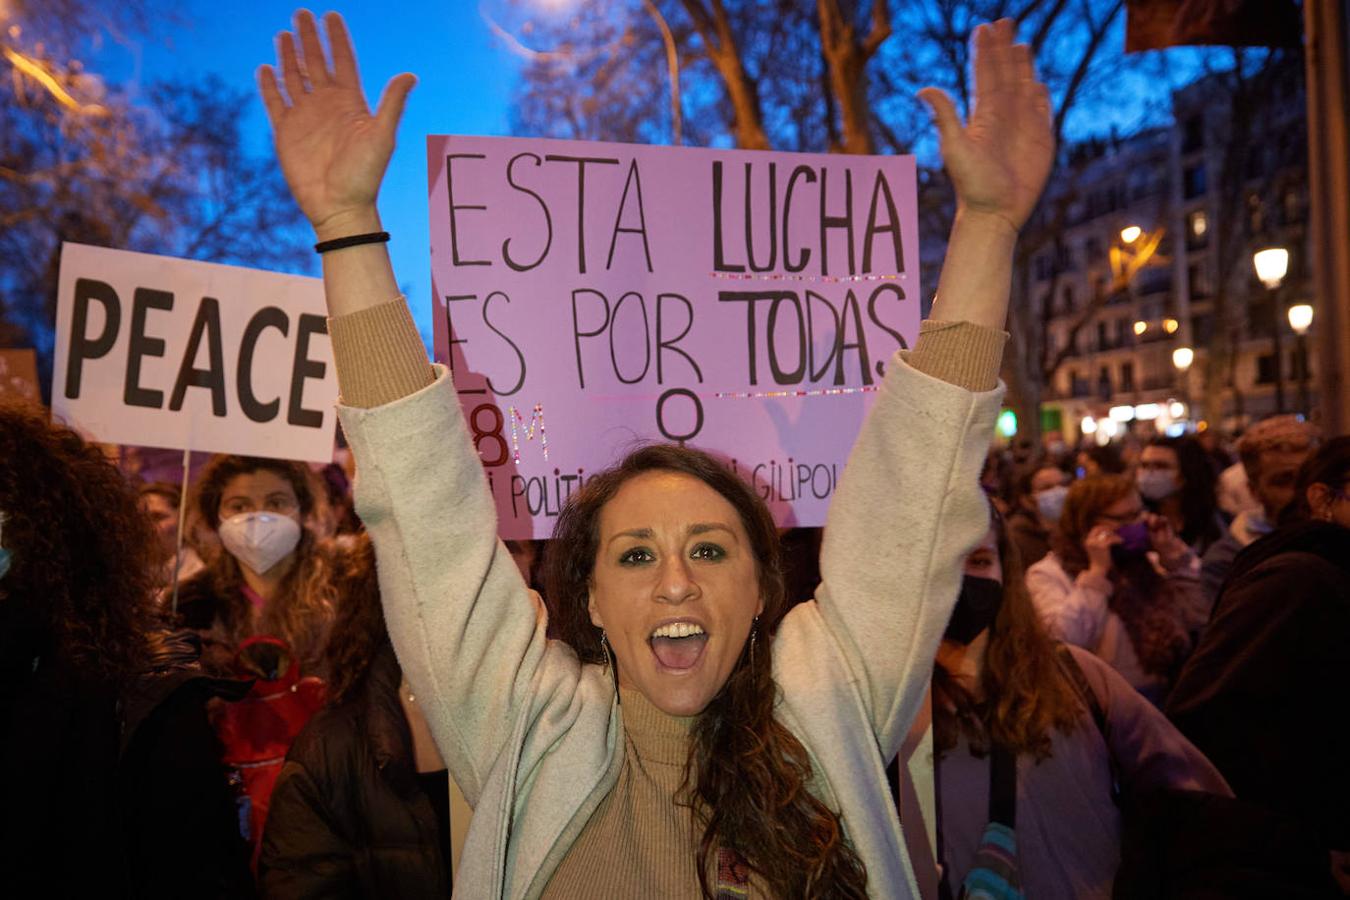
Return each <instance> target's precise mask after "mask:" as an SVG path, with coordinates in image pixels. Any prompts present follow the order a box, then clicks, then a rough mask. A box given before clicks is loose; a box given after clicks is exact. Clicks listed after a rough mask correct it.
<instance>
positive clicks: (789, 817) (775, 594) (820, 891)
mask: <svg viewBox="0 0 1350 900" xmlns="http://www.w3.org/2000/svg"><path fill="white" fill-rule="evenodd" d="M652 471H672V472H679V473H683V474H686V475H690V476H693V477H694V478H697V479H699V480H700V481H702V482H703V483H704V484H706V485H708V487H710V488H712V489H713V490H715V491H716V492H717V493H718V494H720V495H721V496H722V497H724V498H725V499H726V500H727V502H729V503H730V504H731V505H732V507H734V508H735V510H736V512H737V514H738V515H739V516H740V519H741V524H742V525H743V526H744V528H745V531H746V534H747V535H748V536H749V539H750V545H751V548H752V550H753V551H754V556H755V559H756V563H757V573H758V576H759V587H760V596H761V597H762V598H763V600H764V611H763V613H761V614H760V618H759V622H760V624H759V629H760V634H762V635H763V640H762V643H763V645H764V646H762V647H761V648H760V650H759V652H755V653H752V652H749V646H750V644H749V642H747V645H746V648H744V649H742V651H741V656H740V659H739V660H738V661H737V664H736V668H735V669H734V670H733V671H732V673H731V676H730V677H729V678H728V679H727V683H726V684H725V685H723V687H722V689H721V691H720V692H719V693H718V694H717V696H716V697H714V698H713V700H712V702H711V703H710V704H709V705H708V706H707V708H706V709H704V710H703V712H702V713H700V714H699V716H698V721H697V723H696V725H695V726H694V730H693V740H692V743H691V746H690V749H689V758H688V760H687V761H686V763H685V780H684V788H683V796H685V797H687V798H688V801H687V802H688V803H689V805H691V806H692V807H694V809H695V810H696V812H697V814H698V816H699V817H700V819H701V820H702V822H703V835H702V838H701V839H700V842H699V849H698V852H697V856H696V862H697V864H698V872H699V885H700V887H701V889H702V891H703V895H704V896H705V897H708V898H711V897H712V896H713V893H712V891H711V890H710V888H709V885H708V872H709V870H710V869H711V867H712V866H711V862H712V859H713V857H714V854H715V853H716V852H717V851H718V850H719V849H722V848H726V849H729V850H735V851H736V852H738V853H739V854H740V855H741V856H742V857H744V858H745V860H746V861H747V862H748V863H749V865H750V867H751V868H752V869H754V871H755V872H756V873H758V874H759V875H760V876H761V877H762V878H763V879H764V880H765V881H766V882H767V883H768V885H769V887H770V889H771V891H772V893H773V894H775V895H776V896H782V897H812V898H815V897H850V898H851V897H865V896H866V887H867V873H866V870H865V868H864V867H863V864H862V861H861V860H860V859H859V858H858V856H857V854H856V853H855V852H854V851H853V848H852V847H851V846H850V845H849V843H848V842H847V841H846V840H845V839H844V834H843V828H842V826H841V824H840V821H839V816H838V814H837V813H835V812H834V811H833V810H831V809H830V808H829V807H827V806H826V805H825V804H824V803H822V802H820V800H818V799H817V798H816V797H815V796H814V795H813V794H811V792H810V791H809V790H807V785H808V784H809V783H810V780H811V763H810V760H809V758H808V756H807V752H806V748H805V747H803V746H802V744H801V742H800V741H798V740H797V738H796V737H795V736H794V735H793V734H792V732H791V731H789V730H788V729H787V728H786V727H784V726H783V724H782V723H780V722H779V721H778V720H777V719H775V718H774V714H773V709H774V703H775V701H776V699H777V690H778V689H777V685H776V684H775V682H774V678H773V668H772V660H771V653H770V652H769V647H768V644H769V643H770V641H771V640H772V636H773V634H774V632H775V631H776V630H777V627H778V624H779V623H780V622H781V621H782V618H783V616H784V615H785V614H786V612H787V609H788V603H787V599H786V593H785V591H784V587H783V568H782V554H781V550H780V547H779V543H778V532H777V530H776V529H775V527H774V522H773V517H772V516H771V515H770V513H769V509H768V507H767V506H765V504H764V502H763V501H762V500H761V499H760V498H759V496H758V495H757V494H756V493H755V492H754V491H753V490H752V489H751V488H750V486H749V485H747V484H746V483H745V482H744V481H742V480H741V479H740V478H739V477H737V476H736V475H735V474H734V473H733V472H732V471H731V470H730V469H729V468H728V467H726V466H724V465H723V464H722V463H720V462H719V461H718V460H717V459H715V458H714V457H712V456H711V455H709V454H707V453H704V452H702V451H699V450H692V449H689V448H685V447H677V446H674V445H670V444H653V445H650V446H646V447H642V448H640V449H638V450H636V451H634V452H632V453H630V454H629V455H628V456H627V457H626V458H624V460H623V461H622V462H620V463H619V464H618V465H616V466H614V467H612V468H610V469H608V470H606V471H604V472H601V473H599V474H597V475H595V476H593V477H592V478H590V479H588V480H587V482H586V485H585V487H584V488H582V489H581V491H579V492H578V493H576V494H574V495H573V496H572V498H571V500H570V501H569V502H568V504H567V505H566V506H565V507H564V508H563V511H562V513H561V515H559V517H558V522H557V525H556V526H555V527H554V530H553V540H552V541H551V542H550V543H549V547H548V551H547V554H546V557H545V584H546V586H547V590H546V592H545V595H546V597H547V601H546V602H547V604H548V610H549V618H550V624H551V627H552V629H553V633H555V634H556V635H557V636H558V637H560V638H561V639H562V640H563V641H565V642H566V643H567V644H568V645H569V646H570V647H571V648H572V649H573V650H575V651H576V653H577V655H578V656H579V657H580V658H581V659H582V660H584V661H586V662H590V663H595V664H597V665H599V664H603V663H604V662H605V654H604V651H603V650H602V647H601V643H600V634H601V632H600V629H599V628H597V627H596V626H595V625H593V624H592V623H591V619H590V614H589V612H588V609H587V599H588V587H589V584H590V581H591V575H592V572H593V570H594V568H595V560H596V554H597V552H598V549H599V542H600V512H601V510H602V509H603V508H604V506H605V504H606V503H608V502H609V501H610V500H611V499H612V498H613V497H614V495H615V494H616V493H618V491H619V489H620V488H621V487H622V486H623V485H624V484H625V483H627V482H628V481H629V480H631V479H632V478H634V477H636V476H638V475H641V474H643V473H645V472H652Z"/></svg>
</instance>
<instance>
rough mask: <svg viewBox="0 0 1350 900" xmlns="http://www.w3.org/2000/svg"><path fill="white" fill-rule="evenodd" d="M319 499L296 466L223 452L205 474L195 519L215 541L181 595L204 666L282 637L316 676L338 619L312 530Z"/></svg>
mask: <svg viewBox="0 0 1350 900" xmlns="http://www.w3.org/2000/svg"><path fill="white" fill-rule="evenodd" d="M321 496H322V494H321V492H319V491H317V490H316V487H315V484H314V476H313V475H312V474H311V473H310V472H309V470H308V469H307V468H306V467H305V466H303V465H301V464H299V463H293V462H287V461H284V460H274V459H255V458H251V457H244V456H218V457H216V458H215V459H213V460H212V461H211V462H210V463H209V464H208V465H207V467H206V468H205V469H204V470H203V472H202V474H201V476H200V477H199V479H198V482H197V485H196V488H195V491H194V496H193V509H194V515H195V516H196V518H197V520H198V521H199V522H200V523H201V525H202V526H203V527H205V528H207V529H209V530H210V531H211V532H213V533H214V535H215V537H216V538H217V540H218V541H219V548H217V550H216V552H215V553H209V552H208V553H207V554H206V555H207V557H208V565H207V568H206V570H205V571H203V572H202V573H200V574H199V575H198V576H196V577H195V578H193V579H191V580H189V581H188V582H186V583H184V584H183V585H182V587H181V588H180V591H179V599H178V610H177V616H178V620H179V622H180V624H182V625H183V626H185V627H188V628H191V629H193V630H194V631H196V632H197V633H198V634H199V635H201V637H202V640H203V644H204V654H203V656H204V661H205V662H206V664H207V666H208V668H210V669H212V670H214V671H217V672H221V673H225V672H229V671H231V669H232V668H233V663H234V655H235V650H236V648H237V647H238V645H239V643H240V642H241V641H243V640H245V639H246V638H249V637H253V636H255V635H260V634H266V635H273V636H276V637H278V638H281V639H282V640H283V641H285V642H286V643H287V645H289V646H290V648H291V650H292V652H293V653H295V655H296V656H297V658H298V659H299V660H300V667H301V672H302V674H305V675H311V674H322V673H320V672H317V671H315V670H316V669H317V668H318V667H319V660H320V658H321V656H322V650H323V641H324V637H325V635H326V633H327V630H328V627H329V624H330V623H331V621H332V617H333V608H334V599H335V598H334V597H333V596H331V594H332V590H331V589H330V586H329V585H328V579H327V578H326V577H325V573H326V572H327V571H328V570H329V569H330V566H329V565H328V560H327V558H326V557H327V556H328V555H329V554H330V552H331V551H330V550H328V549H327V548H325V547H322V546H321V544H320V541H319V539H318V536H317V535H316V534H315V533H314V531H313V530H312V529H311V528H310V527H308V526H307V525H306V522H307V521H308V520H310V519H311V518H312V517H313V515H314V512H315V507H316V504H317V503H318V502H319V498H320V497H321Z"/></svg>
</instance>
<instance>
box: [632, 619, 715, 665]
mask: <svg viewBox="0 0 1350 900" xmlns="http://www.w3.org/2000/svg"><path fill="white" fill-rule="evenodd" d="M647 643H649V644H651V647H652V653H653V654H654V655H655V656H656V661H657V663H658V664H659V665H660V668H662V669H664V670H667V671H671V672H687V671H689V670H690V669H692V668H694V666H696V665H698V662H699V660H700V659H702V658H703V650H704V648H706V647H707V646H708V633H707V632H706V631H704V630H703V626H702V625H699V624H697V623H694V622H669V623H667V624H665V625H662V626H661V627H659V628H657V629H656V630H655V631H653V632H652V635H651V637H650V638H648V639H647Z"/></svg>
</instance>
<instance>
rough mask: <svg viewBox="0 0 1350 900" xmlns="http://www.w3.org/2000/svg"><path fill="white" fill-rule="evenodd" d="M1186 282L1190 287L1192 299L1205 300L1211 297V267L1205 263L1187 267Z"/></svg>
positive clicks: (1192, 264)
mask: <svg viewBox="0 0 1350 900" xmlns="http://www.w3.org/2000/svg"><path fill="white" fill-rule="evenodd" d="M1186 281H1187V283H1188V284H1189V285H1190V290H1191V299H1193V300H1203V299H1205V298H1207V297H1208V296H1209V295H1210V283H1209V267H1208V266H1206V265H1205V264H1204V263H1203V262H1196V263H1191V264H1190V265H1189V266H1187V267H1186Z"/></svg>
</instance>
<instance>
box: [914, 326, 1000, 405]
mask: <svg viewBox="0 0 1350 900" xmlns="http://www.w3.org/2000/svg"><path fill="white" fill-rule="evenodd" d="M1007 340H1008V333H1007V332H1006V331H1001V330H999V329H996V328H985V327H984V326H983V325H975V324H973V323H971V322H936V321H934V320H932V319H925V320H924V321H923V322H921V323H919V339H918V341H916V342H915V344H914V349H913V350H911V351H910V353H909V356H908V357H907V358H908V362H909V364H910V365H911V366H913V367H914V368H916V369H918V370H919V371H920V372H923V373H924V374H925V375H931V376H932V377H934V378H937V379H940V380H942V381H945V382H947V383H948V384H954V385H956V386H957V387H963V388H965V389H966V390H968V391H992V390H993V389H994V388H996V387H998V369H999V364H1000V363H1001V362H1002V361H1003V345H1004V344H1005V343H1006V342H1007Z"/></svg>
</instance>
